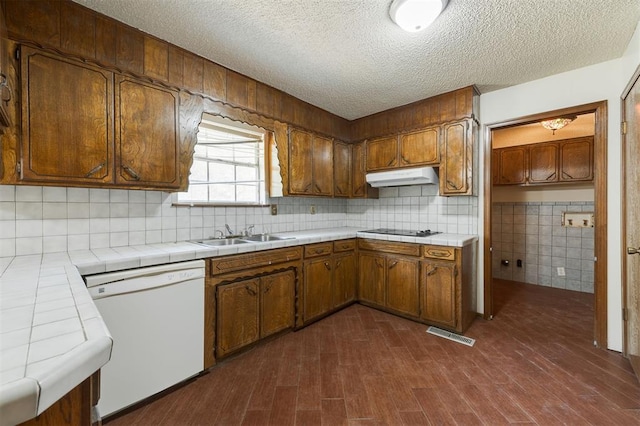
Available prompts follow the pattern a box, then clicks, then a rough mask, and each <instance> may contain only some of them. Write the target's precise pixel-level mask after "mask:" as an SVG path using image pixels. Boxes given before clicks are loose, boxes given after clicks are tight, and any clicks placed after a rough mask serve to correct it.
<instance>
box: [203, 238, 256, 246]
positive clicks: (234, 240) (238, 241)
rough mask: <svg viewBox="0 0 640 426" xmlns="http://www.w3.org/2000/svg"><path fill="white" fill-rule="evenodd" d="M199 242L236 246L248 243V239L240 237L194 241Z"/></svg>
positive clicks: (207, 244)
mask: <svg viewBox="0 0 640 426" xmlns="http://www.w3.org/2000/svg"><path fill="white" fill-rule="evenodd" d="M194 242H196V243H198V244H204V245H206V246H214V247H220V246H234V245H236V244H247V243H248V241H245V240H241V239H240V238H216V239H212V240H202V241H194Z"/></svg>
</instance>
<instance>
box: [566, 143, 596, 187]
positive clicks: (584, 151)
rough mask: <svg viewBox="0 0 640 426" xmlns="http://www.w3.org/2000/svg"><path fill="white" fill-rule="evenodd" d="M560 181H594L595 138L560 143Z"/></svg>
mask: <svg viewBox="0 0 640 426" xmlns="http://www.w3.org/2000/svg"><path fill="white" fill-rule="evenodd" d="M560 151H561V152H560V181H561V182H576V181H590V180H593V137H586V138H576V139H574V140H571V141H567V142H561V143H560Z"/></svg>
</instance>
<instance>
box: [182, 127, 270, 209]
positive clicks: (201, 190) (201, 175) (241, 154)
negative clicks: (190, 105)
mask: <svg viewBox="0 0 640 426" xmlns="http://www.w3.org/2000/svg"><path fill="white" fill-rule="evenodd" d="M264 139H265V132H264V131H263V130H261V129H259V128H257V127H253V126H249V125H244V124H242V123H237V122H235V121H231V120H227V119H224V118H221V117H215V116H211V115H207V114H205V115H204V117H203V119H202V123H201V124H200V128H199V130H198V142H197V144H196V147H195V153H194V155H193V165H192V166H191V174H190V175H189V190H188V191H187V192H180V193H178V203H191V204H193V203H212V204H226V205H229V204H239V205H247V204H255V205H260V204H264V203H265V199H266V195H265V165H264V164H265V161H264V159H265V149H264V146H265V143H264Z"/></svg>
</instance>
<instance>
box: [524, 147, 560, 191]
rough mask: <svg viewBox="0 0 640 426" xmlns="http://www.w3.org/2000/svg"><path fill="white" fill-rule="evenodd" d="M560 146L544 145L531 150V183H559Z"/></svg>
mask: <svg viewBox="0 0 640 426" xmlns="http://www.w3.org/2000/svg"><path fill="white" fill-rule="evenodd" d="M558 157H559V155H558V144H557V143H543V144H539V145H532V146H531V148H530V149H529V183H550V182H557V181H558Z"/></svg>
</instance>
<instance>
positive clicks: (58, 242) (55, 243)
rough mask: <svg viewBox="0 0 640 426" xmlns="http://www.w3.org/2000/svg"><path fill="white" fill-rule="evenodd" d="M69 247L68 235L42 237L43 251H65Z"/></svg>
mask: <svg viewBox="0 0 640 426" xmlns="http://www.w3.org/2000/svg"><path fill="white" fill-rule="evenodd" d="M67 249H68V242H67V236H66V235H59V236H52V237H43V238H42V251H43V253H58V252H65V251H67Z"/></svg>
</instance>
